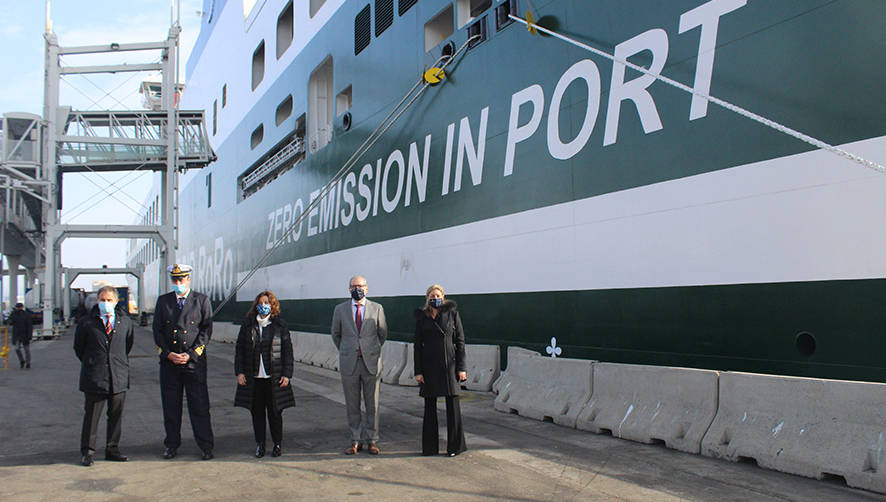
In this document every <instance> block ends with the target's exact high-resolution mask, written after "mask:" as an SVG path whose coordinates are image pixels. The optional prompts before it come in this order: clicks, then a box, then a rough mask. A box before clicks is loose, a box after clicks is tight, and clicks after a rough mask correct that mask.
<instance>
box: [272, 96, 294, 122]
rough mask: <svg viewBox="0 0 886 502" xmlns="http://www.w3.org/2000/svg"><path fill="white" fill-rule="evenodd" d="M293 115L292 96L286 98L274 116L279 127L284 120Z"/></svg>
mask: <svg viewBox="0 0 886 502" xmlns="http://www.w3.org/2000/svg"><path fill="white" fill-rule="evenodd" d="M290 115H292V94H290V95H289V96H286V99H284V100H283V101H281V102H280V104H279V105H277V113H275V114H274V118H275V121H276V122H277V125H278V126H279V125H280V124H282V123H283V121H284V120H286V119H288V118H289V116H290Z"/></svg>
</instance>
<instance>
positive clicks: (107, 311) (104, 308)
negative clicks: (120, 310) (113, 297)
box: [98, 301, 117, 315]
mask: <svg viewBox="0 0 886 502" xmlns="http://www.w3.org/2000/svg"><path fill="white" fill-rule="evenodd" d="M116 306H117V302H107V301H103V302H98V310H99V312H101V314H102V315H111V314H113V313H114V307H116Z"/></svg>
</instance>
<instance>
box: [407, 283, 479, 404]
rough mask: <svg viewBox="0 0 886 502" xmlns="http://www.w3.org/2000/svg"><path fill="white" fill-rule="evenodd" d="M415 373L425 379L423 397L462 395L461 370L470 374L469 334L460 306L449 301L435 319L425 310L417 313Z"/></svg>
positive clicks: (420, 391)
mask: <svg viewBox="0 0 886 502" xmlns="http://www.w3.org/2000/svg"><path fill="white" fill-rule="evenodd" d="M413 347H414V351H415V353H414V356H415V374H416V375H422V376H423V377H424V380H425V382H424V384H421V385H419V394H420V395H422V396H423V397H440V396H457V395H459V394H461V385H459V383H458V375H457V374H456V372H458V371H466V363H465V332H464V329H463V328H462V325H461V316H459V315H458V311H457V310H456V304H455V302H453V301H450V300H447V301H445V302H444V303H443V305H441V306H440V310H439V312H438V313H437V318H436V319H434V318H432V317H430V316H429V315H428V314H426V313H425V311H424V310H423V309H417V310H416V311H415V344H414V345H413Z"/></svg>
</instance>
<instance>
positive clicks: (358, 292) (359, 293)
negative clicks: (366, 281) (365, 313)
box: [351, 288, 366, 302]
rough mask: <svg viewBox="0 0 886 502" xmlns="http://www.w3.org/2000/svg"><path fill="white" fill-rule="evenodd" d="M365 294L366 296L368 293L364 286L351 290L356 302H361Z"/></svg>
mask: <svg viewBox="0 0 886 502" xmlns="http://www.w3.org/2000/svg"><path fill="white" fill-rule="evenodd" d="M364 296H366V293H364V292H363V288H354V289H352V290H351V298H353V299H354V301H355V302H359V301H360V300H362V299H363V297H364Z"/></svg>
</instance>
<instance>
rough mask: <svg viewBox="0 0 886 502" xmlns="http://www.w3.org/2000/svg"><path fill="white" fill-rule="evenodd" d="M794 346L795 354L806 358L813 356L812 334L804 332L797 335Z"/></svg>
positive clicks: (813, 337)
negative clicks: (795, 348)
mask: <svg viewBox="0 0 886 502" xmlns="http://www.w3.org/2000/svg"><path fill="white" fill-rule="evenodd" d="M794 345H795V346H796V347H797V352H799V353H800V354H802V355H804V356H806V357H809V356H811V355H812V354H815V336H814V335H813V334H812V333H809V332H806V331H802V332H800V333H798V334H797V337H796V339H795V340H794Z"/></svg>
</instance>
